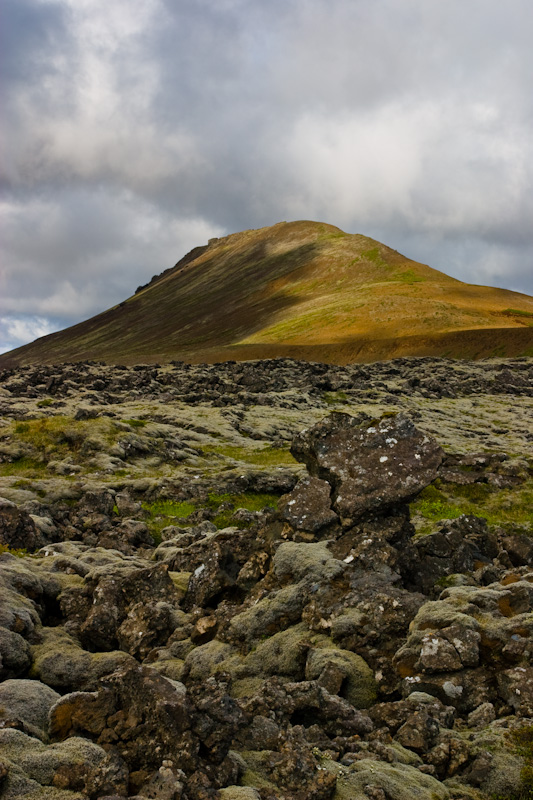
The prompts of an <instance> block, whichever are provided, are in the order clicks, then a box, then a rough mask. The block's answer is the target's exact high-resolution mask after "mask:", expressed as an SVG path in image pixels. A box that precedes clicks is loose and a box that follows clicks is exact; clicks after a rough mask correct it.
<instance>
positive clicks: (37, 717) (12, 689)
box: [0, 680, 59, 741]
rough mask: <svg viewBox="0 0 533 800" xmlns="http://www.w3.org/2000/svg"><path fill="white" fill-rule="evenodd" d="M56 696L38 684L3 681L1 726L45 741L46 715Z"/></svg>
mask: <svg viewBox="0 0 533 800" xmlns="http://www.w3.org/2000/svg"><path fill="white" fill-rule="evenodd" d="M57 700H59V694H58V693H57V692H55V691H54V690H53V689H51V688H50V687H49V686H46V685H45V684H44V683H41V682H40V681H30V680H6V681H3V683H0V726H3V727H13V728H20V729H21V730H22V731H24V733H27V734H29V735H30V736H36V737H37V738H38V739H41V740H43V741H46V740H47V738H48V712H49V711H50V709H51V707H52V706H53V705H54V703H55V702H57Z"/></svg>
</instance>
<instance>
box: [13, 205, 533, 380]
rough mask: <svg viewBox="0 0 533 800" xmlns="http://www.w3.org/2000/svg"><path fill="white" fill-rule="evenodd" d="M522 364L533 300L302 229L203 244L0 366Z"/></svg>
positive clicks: (372, 246) (354, 239)
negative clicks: (414, 360)
mask: <svg viewBox="0 0 533 800" xmlns="http://www.w3.org/2000/svg"><path fill="white" fill-rule="evenodd" d="M519 354H533V298H531V297H529V296H527V295H523V294H519V293H516V292H510V291H506V290H503V289H493V288H489V287H484V286H473V285H469V284H465V283H462V282H461V281H458V280H455V279H454V278H451V277H449V276H447V275H445V274H444V273H442V272H438V271H437V270H434V269H431V268H430V267H428V266H425V265H423V264H419V263H417V262H415V261H411V260H410V259H408V258H405V257H404V256H402V255H400V254H399V253H397V252H396V251H394V250H391V249H390V248H388V247H386V246H384V245H382V244H380V243H379V242H376V241H374V240H373V239H369V238H368V237H365V236H361V235H359V234H355V235H350V234H346V233H344V232H343V231H341V230H340V229H339V228H336V227H334V226H331V225H325V224H322V223H316V222H308V221H303V222H290V223H285V222H282V223H278V224H277V225H273V226H272V227H269V228H261V229H259V230H250V231H244V232H242V233H236V234H232V235H230V236H226V237H224V238H222V239H216V240H211V241H210V243H209V244H208V245H207V246H205V247H198V248H196V249H195V250H193V251H191V253H189V254H187V255H186V256H185V257H184V258H183V259H181V261H179V262H178V263H177V264H176V266H175V267H173V268H171V269H169V270H166V271H165V272H164V273H162V274H161V275H159V276H157V277H156V278H154V279H152V281H151V282H150V283H149V284H147V285H146V286H144V287H142V288H140V289H139V290H137V292H136V293H135V295H133V296H132V297H130V298H129V299H128V300H126V301H124V302H123V303H121V304H120V305H118V306H115V307H114V308H111V309H109V310H108V311H105V312H103V313H102V314H99V315H97V316H96V317H93V318H92V319H89V320H87V321H85V322H82V323H79V324H78V325H74V326H73V327H71V328H68V329H66V330H64V331H60V332H58V333H54V334H51V335H49V336H46V337H43V338H41V339H38V340H37V341H36V342H33V343H32V344H30V345H26V346H24V347H21V348H18V349H17V350H13V351H12V352H11V353H6V354H4V355H3V356H0V365H2V366H8V365H11V364H13V365H15V364H29V363H35V362H39V361H40V362H43V363H54V362H64V361H78V360H84V359H98V360H104V361H107V362H109V363H125V364H134V363H141V362H155V361H160V362H165V361H169V360H172V359H179V360H184V361H191V362H198V361H221V360H228V359H246V358H269V357H276V356H292V357H300V358H309V359H313V360H324V361H331V362H338V363H345V362H348V361H355V360H357V361H364V360H374V359H377V358H379V359H382V358H388V357H392V356H397V355H449V356H456V357H469V358H476V357H483V356H488V355H519Z"/></svg>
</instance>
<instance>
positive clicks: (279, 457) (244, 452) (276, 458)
mask: <svg viewBox="0 0 533 800" xmlns="http://www.w3.org/2000/svg"><path fill="white" fill-rule="evenodd" d="M203 450H204V451H205V452H206V453H218V454H219V455H221V456H225V457H226V458H232V459H234V460H235V461H243V462H244V463H246V464H254V465H256V466H263V467H275V466H282V465H286V464H296V461H295V460H294V458H293V457H292V455H291V454H290V452H289V450H288V449H287V450H284V449H282V448H279V447H264V448H263V449H261V450H259V449H253V448H247V447H237V446H235V445H223V444H221V445H218V444H217V445H212V446H207V447H204V448H203Z"/></svg>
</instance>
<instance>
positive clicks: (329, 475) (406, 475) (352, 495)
mask: <svg viewBox="0 0 533 800" xmlns="http://www.w3.org/2000/svg"><path fill="white" fill-rule="evenodd" d="M291 453H292V455H293V456H294V458H296V459H297V460H298V461H301V462H303V463H304V464H305V465H306V467H307V469H308V470H309V472H310V473H311V475H313V476H315V477H318V478H320V479H322V480H325V481H327V482H328V483H329V484H330V485H331V487H332V501H333V502H332V507H333V510H334V511H336V512H337V513H338V514H339V516H340V517H341V519H342V521H343V523H344V524H351V523H352V522H353V521H355V520H357V519H360V518H361V517H363V516H365V515H369V514H370V515H372V514H379V515H381V514H384V513H386V512H388V511H389V510H390V509H391V508H392V507H394V506H397V505H400V504H405V503H408V502H410V501H411V500H412V499H413V498H414V497H415V496H416V495H417V494H418V493H419V492H420V491H422V489H424V488H425V487H426V486H428V485H429V484H430V483H431V482H432V481H433V480H434V479H435V478H436V477H437V470H438V468H439V466H440V464H441V462H442V459H443V451H442V449H441V448H440V447H439V445H438V444H437V442H436V441H435V440H434V439H432V438H431V437H429V436H426V435H425V434H424V433H422V432H421V431H419V430H417V428H415V426H414V425H413V423H412V422H411V420H409V419H407V418H406V417H404V416H402V415H395V416H391V417H385V418H383V419H381V420H380V421H379V422H376V423H375V424H371V425H368V424H365V425H362V426H361V425H360V424H358V420H357V419H355V418H354V417H351V416H350V415H349V414H341V413H339V412H336V413H333V414H330V416H329V417H327V418H326V419H325V420H323V421H322V422H319V423H318V424H317V425H315V426H313V427H312V428H307V429H306V430H304V431H302V432H301V433H300V434H299V435H298V436H297V437H296V439H295V440H294V442H293V445H292V447H291Z"/></svg>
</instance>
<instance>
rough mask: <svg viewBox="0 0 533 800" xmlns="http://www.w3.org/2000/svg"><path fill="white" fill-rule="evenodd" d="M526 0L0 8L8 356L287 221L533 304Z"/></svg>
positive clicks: (1, 338)
mask: <svg viewBox="0 0 533 800" xmlns="http://www.w3.org/2000/svg"><path fill="white" fill-rule="evenodd" d="M532 34H533V7H532V5H531V2H530V0H506V2H505V3H503V2H502V1H501V0H268V2H266V0H2V7H1V9H0V96H1V97H2V110H1V118H0V126H1V140H0V141H1V144H0V153H1V155H2V158H1V160H2V165H3V166H2V170H1V174H0V257H1V261H0V352H4V351H6V350H10V349H11V348H13V347H17V346H19V345H21V344H24V343H26V342H28V341H32V340H33V339H35V338H37V337H38V336H42V335H45V334H46V333H49V332H52V331H54V330H58V329H60V328H64V327H66V326H68V325H71V324H73V323H75V322H78V321H80V320H82V319H86V318H87V317H90V316H92V315H94V314H96V313H98V312H100V311H103V310H104V309H106V308H109V307H110V306H112V305H114V304H116V303H118V302H120V301H122V300H124V299H125V298H126V297H129V296H130V295H131V294H133V293H134V291H135V289H136V288H137V286H139V285H140V284H143V283H146V282H147V281H148V280H150V278H151V277H152V276H153V275H155V274H158V273H160V272H162V271H163V270H164V269H166V268H168V267H170V266H172V265H173V264H175V263H176V262H177V261H178V260H179V259H180V258H181V257H182V256H183V255H184V254H185V253H186V252H188V251H189V250H190V249H191V248H192V247H195V246H197V245H202V244H205V243H207V240H208V239H209V238H211V237H215V236H223V235H225V234H227V233H233V232H236V231H240V230H246V229H249V228H260V227H263V226H266V225H272V224H274V223H276V222H280V221H282V220H296V219H312V220H319V221H321V222H327V223H331V224H333V225H337V226H339V227H340V228H342V229H343V230H345V231H347V232H349V233H363V234H365V235H367V236H372V237H374V238H376V239H378V240H379V241H381V242H383V243H385V244H387V245H389V246H390V247H393V248H394V249H397V250H399V251H400V252H402V253H403V254H404V255H406V256H408V257H410V258H413V259H415V260H417V261H422V262H423V263H426V264H429V265H430V266H432V267H435V268H436V269H440V270H442V271H444V272H446V273H448V274H449V275H453V276H454V277H456V278H459V279H461V280H464V281H468V282H471V283H480V284H486V285H493V286H499V287H503V288H507V289H513V290H515V291H521V292H525V293H527V294H532V295H533V136H532V130H533V92H532V91H531V83H532V75H533V48H532V47H531V40H532Z"/></svg>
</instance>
